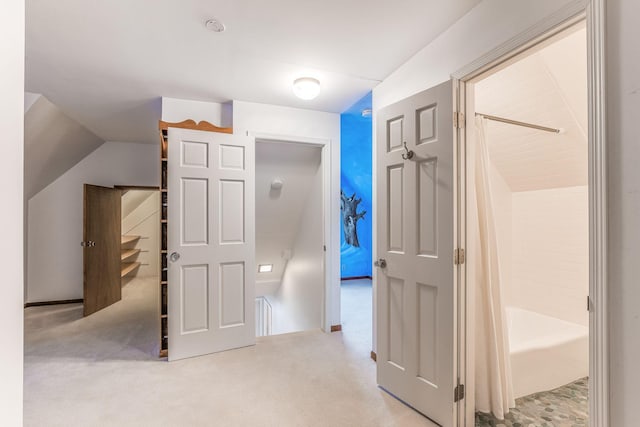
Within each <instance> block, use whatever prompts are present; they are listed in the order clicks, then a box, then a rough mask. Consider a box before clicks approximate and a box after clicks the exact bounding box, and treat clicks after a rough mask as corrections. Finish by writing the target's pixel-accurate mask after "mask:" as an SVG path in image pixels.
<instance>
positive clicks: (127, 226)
mask: <svg viewBox="0 0 640 427" xmlns="http://www.w3.org/2000/svg"><path fill="white" fill-rule="evenodd" d="M136 193H140V196H142V197H144V199H143V200H142V201H141V203H137V204H136V206H135V208H133V209H132V210H131V211H130V212H127V211H125V202H126V200H128V199H131V198H133V197H134V196H135V195H136ZM127 196H128V197H127ZM122 213H123V217H122V234H123V235H134V236H140V237H141V238H140V239H138V240H137V241H136V242H135V245H133V246H132V248H136V249H140V253H139V254H138V255H137V256H136V257H135V258H131V259H130V260H127V261H137V262H140V263H141V265H140V267H138V269H136V271H135V273H134V274H130V275H128V276H127V278H133V277H157V276H158V274H159V271H160V268H159V259H160V226H159V224H160V192H159V191H144V190H132V191H128V192H127V193H126V194H125V195H124V196H122ZM123 283H126V282H124V281H123Z"/></svg>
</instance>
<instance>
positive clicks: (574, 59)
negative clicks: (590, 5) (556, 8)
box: [475, 29, 588, 191]
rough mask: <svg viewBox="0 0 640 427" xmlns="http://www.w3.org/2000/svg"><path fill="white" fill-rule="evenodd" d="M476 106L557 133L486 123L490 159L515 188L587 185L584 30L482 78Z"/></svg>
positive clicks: (477, 86) (478, 85) (493, 113)
mask: <svg viewBox="0 0 640 427" xmlns="http://www.w3.org/2000/svg"><path fill="white" fill-rule="evenodd" d="M475 94H476V111H477V112H480V113H485V114H490V115H495V116H501V117H506V118H509V119H513V120H519V121H523V122H528V123H534V124H539V125H543V126H548V127H553V128H562V129H563V130H564V131H563V133H561V134H553V133H547V132H542V131H539V130H533V129H528V128H523V127H520V126H514V125H510V124H502V123H498V122H492V121H489V122H488V133H487V135H488V136H487V140H488V146H489V153H490V156H491V160H492V162H493V164H494V165H495V167H496V169H497V170H498V172H500V174H501V175H502V176H503V178H504V179H505V181H506V182H507V184H508V185H509V187H510V188H511V190H512V191H530V190H540V189H545V188H558V187H570V186H577V185H587V180H588V179H587V170H588V168H587V131H588V124H587V123H588V122H587V107H588V105H587V45H586V30H584V29H580V30H578V31H574V32H572V33H571V34H569V35H568V36H567V37H565V38H563V39H561V40H559V41H556V42H554V43H553V44H551V45H549V46H547V47H545V48H543V49H542V50H540V51H538V52H536V53H534V54H533V55H530V56H528V57H526V58H524V59H522V60H520V61H518V62H516V63H515V64H513V65H510V66H509V67H507V68H505V69H503V70H501V71H499V72H497V73H496V74H493V75H491V76H490V77H488V78H486V79H485V80H482V81H480V82H479V83H477V84H476V86H475Z"/></svg>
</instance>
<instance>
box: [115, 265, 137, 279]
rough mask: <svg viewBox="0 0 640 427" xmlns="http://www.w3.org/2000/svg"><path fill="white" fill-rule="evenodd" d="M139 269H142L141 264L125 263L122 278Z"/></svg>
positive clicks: (121, 272) (121, 273)
mask: <svg viewBox="0 0 640 427" xmlns="http://www.w3.org/2000/svg"><path fill="white" fill-rule="evenodd" d="M138 267H140V263H139V262H123V263H122V267H121V268H122V269H121V270H120V277H124V276H126V275H127V274H129V273H131V272H132V271H134V270H135V269H136V268H138Z"/></svg>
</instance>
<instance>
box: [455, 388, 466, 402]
mask: <svg viewBox="0 0 640 427" xmlns="http://www.w3.org/2000/svg"><path fill="white" fill-rule="evenodd" d="M462 399H464V384H458V385H457V386H456V388H455V389H453V402H454V403H455V402H459V401H461V400H462Z"/></svg>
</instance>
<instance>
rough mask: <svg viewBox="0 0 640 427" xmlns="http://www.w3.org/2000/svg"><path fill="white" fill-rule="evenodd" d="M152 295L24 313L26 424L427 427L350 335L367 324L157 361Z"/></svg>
mask: <svg viewBox="0 0 640 427" xmlns="http://www.w3.org/2000/svg"><path fill="white" fill-rule="evenodd" d="M154 289H155V287H154V281H153V280H149V279H136V280H134V281H132V282H131V283H129V284H128V285H126V286H125V287H124V288H123V300H122V301H120V302H118V303H116V304H114V305H113V306H111V307H108V308H107V309H105V310H103V311H101V312H98V313H96V314H94V315H92V316H90V317H87V318H82V317H81V311H82V306H81V305H79V304H75V305H62V306H49V307H32V308H28V309H26V310H25V378H24V384H25V385H24V387H25V388H24V395H25V398H24V405H25V406H24V425H25V426H63V425H64V426H94V425H101V426H102V425H104V426H111V425H117V426H140V425H156V426H365V425H366V426H430V425H431V424H430V423H429V421H428V420H427V419H425V418H423V417H422V416H421V415H419V414H418V413H416V412H414V411H413V410H411V409H409V408H408V407H406V406H405V405H404V404H402V403H400V402H399V401H397V400H396V399H394V398H393V397H391V396H389V395H388V394H386V393H385V392H383V391H382V390H380V389H378V387H377V386H376V383H375V364H374V362H373V361H372V360H371V359H370V358H369V351H370V342H369V343H366V342H365V339H362V338H359V337H358V336H359V334H350V333H349V332H346V331H348V330H349V328H351V327H352V326H353V327H354V328H355V327H356V325H358V326H357V327H363V328H364V327H366V326H364V325H359V324H357V323H356V322H352V321H350V320H349V318H348V317H347V318H345V333H344V334H342V333H333V334H325V333H323V332H321V331H310V332H304V333H295V334H285V335H280V336H271V337H264V338H259V339H258V343H257V345H256V346H253V347H246V348H242V349H238V350H233V351H228V352H223V353H217V354H212V355H208V356H203V357H198V358H194V359H188V360H182V361H177V362H172V363H168V362H166V361H164V360H159V359H157V358H156V357H155V356H154V354H155V352H156V351H157V349H156V348H155V343H154V339H155V336H156V334H157V325H156V322H155V315H156V311H155V310H156V299H155V298H156V295H155V291H154ZM368 325H369V326H368V327H369V328H370V327H371V326H370V325H371V323H370V320H369V323H368ZM369 337H370V334H369ZM369 340H370V338H369Z"/></svg>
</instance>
